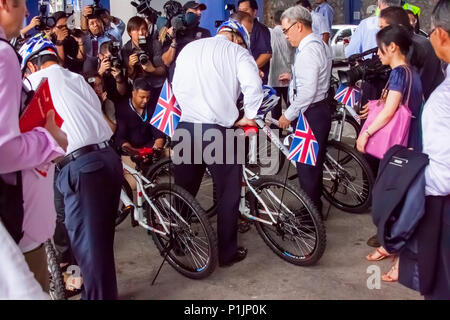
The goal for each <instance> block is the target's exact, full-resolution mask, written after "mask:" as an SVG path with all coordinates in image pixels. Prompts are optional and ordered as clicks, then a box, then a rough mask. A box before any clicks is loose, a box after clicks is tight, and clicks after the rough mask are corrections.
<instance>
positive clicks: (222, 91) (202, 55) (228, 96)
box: [172, 20, 263, 266]
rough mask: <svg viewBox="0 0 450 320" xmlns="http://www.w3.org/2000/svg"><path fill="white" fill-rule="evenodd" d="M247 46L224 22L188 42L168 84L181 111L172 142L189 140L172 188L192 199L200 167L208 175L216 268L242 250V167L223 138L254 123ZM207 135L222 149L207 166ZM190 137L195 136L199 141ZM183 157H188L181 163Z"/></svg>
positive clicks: (258, 85) (254, 74)
mask: <svg viewBox="0 0 450 320" xmlns="http://www.w3.org/2000/svg"><path fill="white" fill-rule="evenodd" d="M249 42H250V41H249V35H248V33H247V31H246V30H245V28H244V27H243V26H242V25H241V24H240V23H238V22H236V21H232V20H230V21H226V22H224V23H223V24H222V26H221V27H219V29H218V35H217V36H215V37H213V38H207V39H202V40H197V41H194V42H191V43H190V44H188V45H187V46H186V47H185V48H184V49H183V51H182V52H181V53H180V55H179V56H178V59H177V61H176V68H175V74H174V78H173V82H172V85H173V92H174V95H175V96H176V98H177V102H178V103H179V105H180V107H181V111H182V116H181V122H180V123H179V125H178V128H177V130H176V132H175V136H174V138H173V140H174V141H179V135H181V134H183V144H185V143H186V142H185V139H184V133H186V134H188V135H190V140H191V141H190V142H189V143H188V144H187V146H186V148H185V149H183V150H182V152H183V155H182V156H181V158H182V159H181V161H180V158H179V155H178V154H177V152H176V150H177V147H179V146H178V145H177V146H175V148H174V153H175V155H174V157H173V161H174V163H177V164H178V163H181V164H178V165H176V166H175V169H174V174H175V182H176V183H177V184H178V185H180V186H182V187H183V188H185V189H186V190H188V191H189V192H190V193H191V194H193V195H196V194H197V192H198V189H199V186H200V183H201V180H202V177H203V174H204V172H205V169H206V167H208V169H209V171H210V172H211V174H212V177H213V181H214V184H215V186H216V192H217V217H218V220H217V233H218V247H219V265H220V266H230V265H232V264H233V263H235V262H238V261H241V260H243V259H244V258H245V257H246V254H247V249H245V248H242V247H238V244H237V229H238V218H239V202H240V190H241V173H242V167H241V165H239V164H237V159H236V158H237V155H236V154H235V152H234V151H235V150H234V139H233V141H232V143H233V145H230V144H229V141H227V139H226V138H227V133H228V132H231V133H232V134H234V130H233V129H230V130H231V131H228V130H229V128H232V127H233V126H234V125H235V124H236V125H237V126H246V125H255V123H254V121H252V120H251V119H254V118H255V117H256V114H257V111H258V109H259V107H260V106H261V102H262V99H263V91H262V82H261V78H260V77H259V72H258V67H257V65H256V62H255V60H254V59H253V57H252V56H251V54H250V52H249V51H248V50H247V48H249ZM241 91H242V92H243V94H244V111H245V115H244V116H243V118H242V119H241V120H240V121H238V122H236V121H237V120H238V117H239V111H238V109H237V107H236V101H237V99H238V97H239V94H240V93H241ZM183 129H184V130H183ZM209 129H213V130H216V131H215V132H216V133H217V132H219V133H220V135H221V137H220V138H219V139H221V140H222V143H221V142H218V141H215V143H216V144H217V143H219V144H218V146H217V148H218V149H216V153H217V154H221V156H219V157H218V156H217V155H216V159H218V158H220V159H218V160H217V161H214V162H212V163H211V162H210V161H208V159H207V158H206V157H202V155H203V153H205V156H206V155H207V151H206V149H207V148H208V147H209V146H208V145H209V143H206V141H211V139H208V137H206V134H207V133H208V132H212V130H209ZM227 131H228V132H227ZM194 132H197V134H196V135H200V134H201V137H199V138H200V139H198V138H197V137H196V136H195V135H194ZM177 135H178V138H177ZM203 137H204V138H203ZM203 140H204V141H203ZM223 142H226V143H225V144H224V143H223ZM180 145H181V143H180ZM209 148H210V147H209ZM186 153H191V155H190V156H188V160H186V161H184V158H185V157H186ZM194 156H195V158H194ZM198 157H199V158H200V159H197V158H198ZM230 157H231V159H230ZM225 158H226V159H225ZM196 160H197V161H196ZM229 160H232V161H229Z"/></svg>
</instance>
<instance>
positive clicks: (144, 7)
mask: <svg viewBox="0 0 450 320" xmlns="http://www.w3.org/2000/svg"><path fill="white" fill-rule="evenodd" d="M150 2H151V0H137V1H131V5H132V6H134V7H136V10H137V12H138V13H139V14H142V15H144V16H145V17H146V18H147V19H148V21H150V23H152V24H155V23H156V20H157V19H158V16H160V15H161V12H159V11H156V10H155V9H153V8H152V7H151V6H150Z"/></svg>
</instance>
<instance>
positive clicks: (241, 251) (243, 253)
mask: <svg viewBox="0 0 450 320" xmlns="http://www.w3.org/2000/svg"><path fill="white" fill-rule="evenodd" d="M247 252H248V250H247V248H244V247H238V249H237V251H236V253H235V255H234V258H233V259H232V260H231V261H229V262H227V263H219V266H220V267H231V266H232V265H233V264H235V263H236V262H239V261H242V260H244V259H245V257H247Z"/></svg>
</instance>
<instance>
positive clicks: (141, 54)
mask: <svg viewBox="0 0 450 320" xmlns="http://www.w3.org/2000/svg"><path fill="white" fill-rule="evenodd" d="M134 53H135V54H137V56H138V59H139V63H140V64H141V65H145V64H147V63H148V62H149V61H150V56H149V54H148V46H147V38H146V37H144V36H139V48H138V49H135V50H134Z"/></svg>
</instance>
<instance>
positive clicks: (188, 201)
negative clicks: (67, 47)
mask: <svg viewBox="0 0 450 320" xmlns="http://www.w3.org/2000/svg"><path fill="white" fill-rule="evenodd" d="M167 195H168V196H169V200H170V201H169V202H170V209H172V208H175V211H177V212H181V214H180V215H184V219H185V220H187V221H186V222H187V224H188V228H187V226H186V223H183V222H182V221H181V219H179V217H178V216H177V215H175V214H170V217H169V215H167V211H166V213H165V216H163V219H164V218H166V219H167V221H168V222H170V223H171V224H172V223H173V224H175V227H172V228H173V229H172V228H171V229H170V230H169V231H171V232H172V235H173V237H174V239H175V241H176V243H177V246H178V251H179V252H180V251H181V252H182V253H181V254H180V253H178V254H177V252H176V251H175V250H170V252H169V253H168V254H167V261H168V262H169V264H170V265H171V266H172V267H173V268H174V269H175V270H176V271H178V272H179V273H181V274H182V275H184V276H186V277H188V278H191V279H204V278H206V277H208V276H209V275H210V274H211V273H212V272H213V271H214V270H215V268H216V267H217V263H218V248H217V238H216V234H215V232H214V230H213V228H212V226H211V224H210V223H209V220H208V218H207V217H206V213H205V211H204V210H203V209H202V207H201V206H200V205H199V204H198V202H197V201H196V200H195V199H194V197H193V196H192V195H191V194H190V193H189V192H187V191H186V190H184V189H183V188H181V187H179V186H176V185H171V184H160V185H158V186H156V187H155V188H154V189H152V190H151V191H150V194H149V197H150V199H151V200H152V203H153V204H154V205H155V206H156V207H158V209H159V211H160V212H161V214H162V215H164V213H163V210H162V206H161V204H162V203H163V202H164V201H159V200H160V199H162V200H163V199H164V198H163V197H165V196H167ZM166 200H167V199H166ZM179 201H181V202H182V206H180V203H179ZM172 205H173V207H172ZM144 208H145V209H146V214H147V217H148V218H147V219H148V221H151V224H152V226H153V227H154V228H158V227H159V228H158V229H160V230H162V225H161V224H160V223H158V221H157V220H156V219H157V215H156V214H155V213H154V212H152V210H149V207H148V204H147V206H146V207H144ZM185 208H190V209H191V212H192V215H189V214H187V212H186V210H185ZM173 211H174V210H170V212H173ZM183 212H184V213H183ZM194 217H195V219H193V218H194ZM194 220H195V221H194ZM158 225H159V226H158ZM194 226H197V227H198V226H200V228H201V229H202V231H203V232H204V234H205V236H204V237H203V238H204V239H201V240H199V241H200V242H203V243H206V242H207V248H206V249H205V248H202V247H201V246H200V245H199V242H195V241H194V240H195V239H196V238H197V237H198V235H199V231H196V232H194V231H193V229H194ZM149 233H150V234H151V236H152V238H153V241H154V243H155V245H156V247H157V248H158V250H159V251H160V253H161V255H162V256H165V253H166V252H165V248H166V247H167V246H168V242H169V239H168V238H167V236H163V235H161V234H159V233H156V232H149ZM191 245H192V246H191ZM202 250H204V251H208V253H207V256H202V255H201V254H203V253H204V252H203V251H202ZM194 251H195V253H197V254H198V255H197V256H196V257H193V256H191V257H188V253H192V252H194ZM202 258H203V260H205V262H204V263H203V264H202V265H200V264H198V263H197V261H196V260H202ZM189 259H192V261H193V265H195V266H187V265H186V263H185V262H184V260H189ZM199 262H201V261H199Z"/></svg>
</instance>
